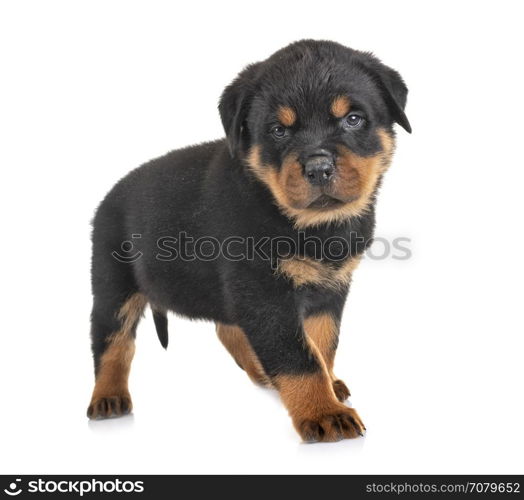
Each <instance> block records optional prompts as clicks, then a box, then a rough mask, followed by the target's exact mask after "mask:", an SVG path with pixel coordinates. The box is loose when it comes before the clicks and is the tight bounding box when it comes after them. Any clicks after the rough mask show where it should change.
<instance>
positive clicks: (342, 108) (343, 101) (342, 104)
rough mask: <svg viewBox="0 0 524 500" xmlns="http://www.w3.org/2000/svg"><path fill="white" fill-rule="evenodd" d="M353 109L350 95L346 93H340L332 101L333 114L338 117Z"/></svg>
mask: <svg viewBox="0 0 524 500" xmlns="http://www.w3.org/2000/svg"><path fill="white" fill-rule="evenodd" d="M350 109H351V102H350V100H349V97H346V96H345V95H339V96H337V97H335V98H334V99H333V102H332V103H331V114H332V115H333V116H335V117H336V118H342V117H343V116H346V115H347V114H348V113H349V110H350Z"/></svg>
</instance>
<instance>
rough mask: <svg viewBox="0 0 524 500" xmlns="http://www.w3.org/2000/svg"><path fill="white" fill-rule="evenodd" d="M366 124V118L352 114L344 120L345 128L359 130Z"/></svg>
mask: <svg viewBox="0 0 524 500" xmlns="http://www.w3.org/2000/svg"><path fill="white" fill-rule="evenodd" d="M363 123H364V118H362V116H360V115H357V114H356V113H350V114H349V115H347V116H346V118H344V126H346V127H348V128H358V127H360V126H362V124H363Z"/></svg>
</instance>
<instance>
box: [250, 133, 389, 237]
mask: <svg viewBox="0 0 524 500" xmlns="http://www.w3.org/2000/svg"><path fill="white" fill-rule="evenodd" d="M377 134H378V136H379V138H380V141H381V144H382V151H380V152H379V153H377V154H375V155H373V156H369V157H361V156H358V155H356V154H355V153H353V152H352V151H350V150H349V149H347V148H345V147H344V146H339V151H338V152H339V157H338V159H337V176H336V178H335V182H334V183H333V185H332V186H331V192H330V193H328V194H331V195H333V196H334V197H336V198H338V199H340V200H342V201H345V203H344V204H343V205H341V206H338V207H335V208H332V209H330V210H321V209H315V208H307V206H308V205H309V204H310V203H311V202H312V201H314V196H315V193H317V191H315V188H314V187H313V186H311V185H310V184H309V183H308V182H307V180H306V179H305V178H304V176H303V174H302V167H301V165H300V163H298V161H297V157H296V156H295V155H289V156H288V157H287V158H286V159H285V160H284V162H283V163H282V167H281V169H280V170H278V169H276V168H275V167H274V166H271V165H263V164H262V161H261V157H260V146H259V145H255V146H253V147H252V148H251V150H250V152H249V154H248V158H247V163H248V165H249V167H250V169H251V170H252V172H253V173H254V174H255V175H256V176H257V177H258V179H260V180H261V181H262V182H263V183H264V184H265V185H266V186H267V187H268V188H269V190H270V191H271V193H272V194H273V197H274V199H275V203H276V204H277V206H278V207H279V208H280V210H281V211H282V212H283V213H284V214H285V215H286V216H288V217H289V218H290V219H292V220H293V221H294V223H295V227H296V228H305V227H314V226H319V225H321V224H330V223H333V224H338V223H341V222H344V221H345V220H347V219H349V218H351V217H355V216H359V215H362V214H363V213H365V212H366V211H367V210H368V209H369V207H370V205H371V202H372V197H373V194H374V193H375V190H376V188H377V184H378V182H379V180H380V178H381V177H382V175H383V174H384V172H386V170H387V169H388V167H389V165H390V163H391V158H392V156H393V151H394V145H395V143H394V139H393V137H392V136H391V135H390V134H389V133H388V132H387V131H386V130H384V129H379V130H378V131H377Z"/></svg>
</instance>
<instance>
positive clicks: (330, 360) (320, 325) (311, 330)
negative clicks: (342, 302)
mask: <svg viewBox="0 0 524 500" xmlns="http://www.w3.org/2000/svg"><path fill="white" fill-rule="evenodd" d="M340 316H341V311H339V310H338V309H336V308H334V307H331V308H326V309H325V310H320V311H316V312H314V313H312V314H309V315H308V316H307V317H306V319H305V320H304V330H305V333H306V336H307V339H308V342H309V344H310V347H311V348H312V349H317V350H318V354H319V356H321V357H322V359H323V360H324V363H325V364H326V369H327V371H328V373H329V376H330V378H331V381H332V384H333V390H334V391H335V394H336V396H337V399H338V400H339V401H345V400H346V399H347V398H348V397H349V396H350V395H351V394H350V392H349V389H348V388H347V386H346V384H345V383H344V382H343V381H342V380H340V379H339V378H338V377H336V376H335V374H334V372H333V368H334V364H335V354H336V352H337V346H338V337H339V333H340Z"/></svg>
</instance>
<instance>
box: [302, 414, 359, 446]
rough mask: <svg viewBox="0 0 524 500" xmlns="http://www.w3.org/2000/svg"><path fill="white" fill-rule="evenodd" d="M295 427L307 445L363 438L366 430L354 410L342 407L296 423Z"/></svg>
mask: <svg viewBox="0 0 524 500" xmlns="http://www.w3.org/2000/svg"><path fill="white" fill-rule="evenodd" d="M295 427H296V428H297V430H298V433H299V434H300V436H301V437H302V439H303V440H304V441H305V442H307V443H317V442H333V441H340V440H341V439H352V438H356V437H358V436H363V435H364V431H365V430H366V428H365V427H364V424H363V423H362V420H360V417H359V416H358V413H357V412H356V411H355V410H354V409H353V408H348V407H346V406H344V405H340V406H339V407H337V408H336V409H333V410H330V411H326V412H323V413H321V414H319V415H318V416H315V417H313V418H303V419H301V420H300V421H298V422H295Z"/></svg>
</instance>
